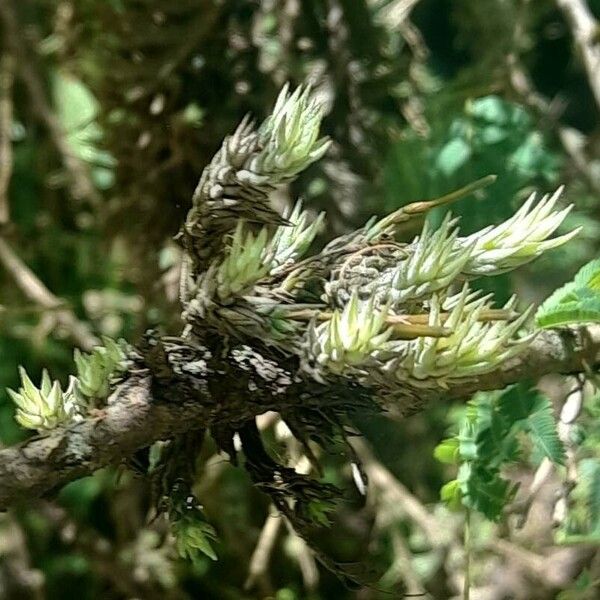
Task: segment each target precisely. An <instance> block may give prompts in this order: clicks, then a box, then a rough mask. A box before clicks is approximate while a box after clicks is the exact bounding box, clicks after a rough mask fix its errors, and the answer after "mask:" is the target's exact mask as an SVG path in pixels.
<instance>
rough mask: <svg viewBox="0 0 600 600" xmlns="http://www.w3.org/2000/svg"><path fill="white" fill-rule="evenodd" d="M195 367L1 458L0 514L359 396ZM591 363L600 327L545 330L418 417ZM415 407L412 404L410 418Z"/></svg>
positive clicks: (239, 358)
mask: <svg viewBox="0 0 600 600" xmlns="http://www.w3.org/2000/svg"><path fill="white" fill-rule="evenodd" d="M204 350H205V349H201V350H200V351H199V352H200V354H199V356H200V355H201V353H202V351H204ZM180 358H181V357H180ZM189 358H190V357H187V359H188V360H189ZM195 358H196V359H197V360H195V361H191V362H188V364H194V365H196V366H195V368H194V369H191V370H188V371H187V372H186V371H185V368H184V369H183V370H181V369H177V368H176V369H174V370H172V371H170V372H163V373H160V374H158V375H157V371H156V370H155V369H153V370H152V372H153V374H154V375H153V376H151V375H150V370H148V369H138V370H136V369H133V370H132V372H131V373H130V375H129V376H128V379H127V380H126V381H125V382H124V383H122V384H121V385H120V386H118V387H117V389H116V390H115V393H114V394H113V396H112V398H111V400H110V402H109V404H108V406H107V407H106V408H105V409H103V410H102V411H98V412H97V413H96V414H94V415H92V416H89V417H88V418H86V419H84V420H82V421H79V422H77V423H74V424H73V425H71V426H69V427H67V428H64V429H57V430H54V431H51V432H49V433H47V434H45V435H40V436H36V437H33V438H30V439H28V440H26V441H25V442H23V443H21V444H19V445H17V446H13V447H9V448H4V449H2V450H0V510H4V509H6V508H7V507H9V506H11V505H13V504H15V503H17V502H19V501H23V500H27V499H29V498H33V497H37V496H41V495H45V494H48V493H51V492H52V491H53V490H55V489H57V488H59V487H60V486H62V485H64V484H66V483H68V482H69V481H72V480H74V479H77V478H79V477H83V476H85V475H89V474H91V473H93V472H94V471H96V470H97V469H100V468H102V467H105V466H107V465H114V464H118V463H120V462H121V461H123V460H124V459H126V458H127V457H130V456H131V455H132V454H133V453H134V452H135V451H136V450H139V449H140V448H143V447H147V446H149V445H150V444H152V443H153V442H155V441H157V440H161V439H168V438H170V437H173V436H175V435H177V434H179V433H183V432H187V431H193V430H195V429H201V428H207V427H211V426H215V425H218V426H231V427H233V428H235V427H236V426H238V425H239V424H241V423H243V422H247V421H248V419H251V418H252V417H254V416H257V415H259V414H261V413H264V412H266V411H268V410H285V409H288V408H289V407H290V406H294V405H302V406H305V405H308V404H311V403H312V404H314V405H315V406H319V403H321V404H322V405H323V406H325V405H326V406H329V407H331V406H332V405H334V404H336V403H337V405H338V406H344V405H348V406H349V407H351V406H352V404H353V401H352V400H351V399H350V396H351V395H354V396H356V395H360V393H361V391H360V390H359V389H357V388H356V387H353V388H350V387H346V388H344V387H343V386H339V385H338V386H325V385H320V384H314V385H312V384H308V383H306V382H301V381H297V380H295V378H294V377H292V376H291V375H290V373H289V371H287V370H286V369H284V368H283V367H279V366H278V365H276V364H275V363H273V362H271V361H268V360H265V359H263V358H262V357H260V355H259V354H258V353H256V352H254V351H253V350H251V349H249V348H248V347H245V346H244V347H242V348H241V349H240V350H239V351H238V352H237V354H236V359H235V360H234V361H233V362H232V361H231V360H229V361H227V360H225V359H222V358H212V357H210V358H208V360H206V361H205V360H204V359H198V356H196V357H195ZM181 364H183V363H181ZM598 364H600V326H591V327H580V328H569V329H563V330H560V331H544V332H541V333H540V335H539V336H538V337H537V338H536V339H535V340H534V342H533V343H532V345H531V347H530V348H529V350H528V352H526V353H525V354H524V355H522V356H521V357H520V358H519V359H515V360H513V361H511V362H509V363H507V364H506V365H504V366H503V368H502V369H500V370H499V371H496V372H493V373H490V374H489V375H486V376H485V377H482V378H480V379H479V380H476V381H471V382H468V383H462V384H460V385H456V386H454V387H450V388H449V389H448V390H445V391H443V392H440V393H438V394H429V395H427V396H423V397H422V398H421V399H420V408H421V409H422V408H424V407H425V405H426V404H427V402H429V401H431V400H444V399H453V398H454V399H456V398H463V397H468V396H469V395H470V394H471V393H473V392H475V391H477V390H491V389H499V388H502V387H505V386H506V385H508V384H510V383H514V382H516V381H519V380H521V379H523V378H532V379H535V378H538V377H540V376H542V375H544V374H549V373H565V374H567V373H576V372H580V371H584V370H585V369H586V368H588V367H594V366H596V365H598ZM390 408H393V409H394V412H395V413H398V414H403V413H405V412H406V411H403V407H402V406H395V407H390ZM414 408H415V407H414V402H413V400H411V404H410V411H411V412H413V411H414Z"/></svg>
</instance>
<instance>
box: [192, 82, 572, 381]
mask: <svg viewBox="0 0 600 600" xmlns="http://www.w3.org/2000/svg"><path fill="white" fill-rule="evenodd" d="M321 117H322V111H321V109H320V107H319V106H318V104H317V103H316V101H315V100H313V99H312V98H311V94H310V90H309V89H308V88H298V89H297V90H296V91H295V92H293V93H291V94H290V93H289V91H288V88H287V86H286V87H285V88H284V90H283V91H282V92H281V94H280V96H279V98H278V100H277V102H276V105H275V108H274V110H273V113H272V115H271V116H270V117H268V118H267V119H266V121H265V122H264V123H263V124H262V125H261V127H260V128H259V129H258V130H254V128H253V126H252V124H251V123H250V122H249V121H248V120H247V119H245V120H244V121H243V122H242V124H241V125H240V127H239V128H238V130H237V131H236V132H235V133H234V134H233V136H231V137H230V138H227V139H226V140H225V142H224V144H223V147H222V148H221V150H220V151H219V152H218V153H217V155H216V156H215V158H214V159H213V161H212V162H211V164H210V165H209V166H208V167H207V169H206V170H205V172H204V173H203V175H202V178H201V180H200V183H199V186H198V189H197V192H196V195H195V197H194V207H193V208H192V210H191V211H190V214H189V215H188V220H187V221H186V225H185V227H184V244H185V247H186V250H187V253H186V254H187V258H186V264H187V265H188V267H189V268H188V269H187V270H186V271H185V272H184V274H183V276H182V282H183V283H184V285H183V286H182V287H183V288H184V293H183V295H182V301H183V305H184V311H183V318H184V319H185V320H186V321H187V322H189V323H191V324H192V325H193V324H194V323H195V322H198V321H201V322H202V326H203V327H209V328H213V329H214V330H216V331H218V332H220V333H224V334H226V335H229V336H234V337H237V338H238V339H239V340H242V341H244V342H252V343H258V344H262V345H268V346H275V347H276V348H277V349H278V350H279V351H280V352H282V353H283V354H285V355H294V354H295V355H296V356H298V358H299V362H300V366H301V371H303V372H304V373H305V374H307V375H310V376H312V377H314V378H316V379H317V380H319V381H325V380H327V377H328V376H329V375H331V376H339V375H344V376H347V377H352V378H354V379H355V380H357V381H359V382H361V383H366V384H369V385H374V386H375V387H379V388H385V389H387V390H389V389H390V388H392V389H393V390H410V389H412V390H413V391H416V390H419V389H423V388H439V389H443V388H444V387H445V386H447V385H448V382H449V381H451V380H461V379H467V378H472V377H477V376H480V375H482V374H484V373H487V372H489V371H492V370H494V369H495V368H497V367H498V366H499V365H500V363H501V362H503V361H505V360H507V359H509V358H511V357H513V356H515V355H517V354H518V353H519V352H521V351H522V350H523V349H524V348H525V346H526V345H527V344H528V342H529V341H530V339H531V335H530V334H527V333H526V332H525V331H523V330H524V328H525V324H526V321H527V319H528V317H529V315H530V311H525V312H524V313H522V314H520V315H519V313H517V312H516V311H515V310H514V305H515V301H514V299H513V300H511V302H510V303H509V304H508V305H507V306H505V307H503V308H501V309H495V308H493V304H492V299H491V298H490V297H489V296H482V295H481V294H478V293H476V292H473V291H471V290H470V289H469V285H468V283H469V281H470V280H473V279H475V278H478V277H482V276H488V275H496V274H498V273H503V272H505V271H508V270H511V269H515V268H517V267H519V266H521V265H523V264H526V263H527V262H529V261H531V260H533V259H535V258H536V257H538V256H540V255H541V254H542V253H543V252H545V251H547V250H550V249H552V248H555V247H557V246H560V245H561V244H564V243H565V242H567V241H568V240H569V239H571V238H572V237H573V236H574V235H576V234H577V230H575V231H571V232H569V233H566V234H564V235H559V236H556V237H554V238H551V237H550V236H552V235H553V234H554V232H555V231H556V230H557V229H558V227H559V226H560V225H561V223H562V222H563V221H564V219H565V217H566V216H567V214H568V212H569V211H570V209H571V207H566V208H560V209H556V208H555V207H556V206H557V203H558V201H559V197H560V194H561V189H559V190H557V191H556V192H555V193H554V194H552V195H551V196H544V197H543V198H542V199H541V201H540V202H539V203H537V204H536V203H535V195H532V196H531V197H530V198H529V199H528V200H527V201H526V202H525V203H524V204H523V206H522V207H521V208H520V209H519V210H518V211H517V212H516V213H515V215H514V216H513V217H511V218H510V219H508V220H507V221H506V222H504V223H502V224H500V225H496V226H490V227H487V228H485V229H483V230H482V231H479V232H477V233H474V234H472V235H468V236H464V237H463V236H461V235H460V232H459V230H458V227H457V225H458V219H454V218H452V217H451V216H450V215H447V216H446V218H445V219H444V220H443V221H442V223H441V225H440V226H439V227H438V228H436V229H434V228H433V227H432V226H431V225H430V224H429V223H427V222H426V223H425V226H424V228H423V230H422V232H421V234H420V235H418V236H417V237H415V238H414V240H413V241H412V242H409V243H403V242H401V241H400V240H399V239H398V233H399V226H400V225H401V224H403V223H405V222H406V221H408V220H410V219H412V218H415V217H417V216H421V215H423V214H425V213H426V212H427V211H429V210H431V209H433V208H435V207H438V206H442V205H446V204H449V203H450V202H452V201H454V200H456V199H457V198H459V197H462V196H464V195H466V194H468V193H471V192H473V191H476V190H477V189H479V188H481V187H483V186H484V185H487V184H489V183H491V182H492V180H493V179H494V178H493V177H488V178H484V179H483V180H480V181H477V182H474V183H472V184H469V185H468V186H466V187H465V188H463V189H461V190H457V191H455V192H451V193H450V194H447V195H446V196H443V197H441V198H438V199H436V200H431V201H423V202H415V203H413V204H408V205H406V206H403V207H402V208H400V209H398V210H396V211H395V212H393V213H391V214H390V215H387V216H386V217H383V218H382V219H379V220H378V219H373V220H371V221H369V222H368V223H367V224H366V225H365V226H364V227H363V228H361V229H359V230H357V231H355V232H352V233H349V234H345V235H343V236H341V237H339V238H337V239H335V240H333V241H332V242H330V243H329V244H327V245H326V246H325V247H324V248H323V250H322V251H321V252H319V253H317V254H315V255H312V256H308V257H306V254H307V252H308V250H309V248H310V246H311V244H312V242H313V241H314V238H315V236H316V235H317V233H318V231H319V229H320V227H321V224H322V223H323V218H324V216H323V215H319V217H318V218H317V219H315V220H313V221H312V222H311V221H310V219H309V216H308V214H307V213H306V212H305V211H303V210H302V207H301V204H300V203H298V204H296V206H295V208H294V209H293V210H292V211H291V212H286V213H284V214H283V215H278V214H277V213H275V212H274V211H273V209H272V208H271V207H270V206H269V204H268V200H269V194H270V192H271V191H272V190H273V189H274V188H275V186H277V185H279V184H281V183H284V182H286V181H289V180H291V179H292V178H294V177H295V176H296V175H297V174H298V173H299V172H300V171H301V170H302V169H304V168H305V167H307V166H308V165H309V164H310V163H312V162H314V161H315V160H317V159H318V158H320V157H321V156H322V155H323V154H324V152H325V151H326V149H327V146H328V144H329V142H328V141H327V140H326V139H324V138H319V133H318V132H319V124H320V120H321Z"/></svg>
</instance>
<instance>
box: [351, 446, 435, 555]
mask: <svg viewBox="0 0 600 600" xmlns="http://www.w3.org/2000/svg"><path fill="white" fill-rule="evenodd" d="M353 446H354V448H355V450H356V453H357V454H358V456H359V457H360V459H361V461H362V464H363V468H364V470H365V473H366V474H367V477H368V479H369V484H370V485H371V486H373V487H375V488H377V490H378V491H379V492H380V493H382V494H387V495H388V496H389V497H390V499H391V504H393V505H394V506H398V507H399V508H400V509H401V510H402V511H403V512H405V513H406V515H407V516H408V517H409V518H410V519H411V520H412V521H414V522H415V523H416V524H417V525H418V526H419V527H420V528H421V529H422V530H423V533H424V534H425V537H427V541H428V542H429V544H430V545H431V547H432V548H434V547H436V546H439V544H440V540H441V536H440V525H439V523H438V520H437V519H436V518H435V517H434V516H433V515H432V514H431V513H430V512H429V511H428V510H427V509H426V508H425V507H424V506H423V504H422V503H421V502H420V501H419V499H418V498H417V497H416V496H414V495H413V494H411V493H410V491H409V490H408V489H407V488H406V487H405V486H404V485H402V483H400V482H399V481H398V480H397V479H396V477H394V475H392V473H390V471H389V470H388V469H386V467H384V466H383V465H382V464H381V463H380V462H379V461H377V460H376V459H375V457H374V456H373V454H372V452H371V450H370V449H369V448H368V447H367V445H366V444H365V443H364V442H363V441H362V440H360V439H359V440H356V441H354V442H353Z"/></svg>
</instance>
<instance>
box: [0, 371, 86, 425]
mask: <svg viewBox="0 0 600 600" xmlns="http://www.w3.org/2000/svg"><path fill="white" fill-rule="evenodd" d="M19 374H20V375H21V387H20V388H19V390H18V391H17V392H15V391H14V390H10V389H9V390H7V392H8V395H9V396H10V398H11V400H12V401H13V402H14V403H15V405H16V407H17V411H16V414H15V420H16V421H17V423H19V425H21V426H22V427H25V428H26V429H35V430H38V431H42V430H47V429H54V428H55V427H58V426H60V425H64V424H65V423H68V422H69V421H70V420H71V419H72V418H73V416H74V415H75V414H76V412H77V405H78V402H77V396H76V393H77V392H76V386H77V380H76V379H75V377H70V379H69V386H68V388H67V389H66V390H65V391H63V390H62V389H61V387H60V383H59V382H58V381H52V380H51V379H50V376H49V375H48V371H46V369H44V370H43V372H42V381H41V383H40V387H39V388H38V387H36V386H35V385H34V383H33V382H32V381H31V379H30V378H29V376H28V375H27V373H26V371H25V369H24V368H23V367H19Z"/></svg>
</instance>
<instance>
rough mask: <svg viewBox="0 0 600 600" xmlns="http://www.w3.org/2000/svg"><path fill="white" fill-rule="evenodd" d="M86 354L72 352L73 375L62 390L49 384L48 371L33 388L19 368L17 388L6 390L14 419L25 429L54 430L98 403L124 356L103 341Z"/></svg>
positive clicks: (112, 345) (105, 339)
mask: <svg viewBox="0 0 600 600" xmlns="http://www.w3.org/2000/svg"><path fill="white" fill-rule="evenodd" d="M103 342H104V346H98V347H96V348H94V349H93V350H92V352H91V353H90V354H83V353H81V352H80V351H79V350H75V353H74V361H75V365H76V368H77V375H76V376H72V375H71V376H70V377H69V385H68V387H67V389H66V390H65V391H63V390H62V388H61V386H60V383H59V382H58V381H52V379H51V378H50V376H49V375H48V371H46V369H44V370H43V371H42V380H41V383H40V387H39V388H38V387H36V386H35V385H34V383H33V382H32V381H31V379H30V378H29V376H28V375H27V373H26V371H25V369H23V367H19V374H20V376H21V387H20V388H19V390H18V391H16V392H15V391H14V390H10V389H9V390H7V391H8V395H9V396H10V398H11V400H12V401H13V402H14V403H15V405H16V407H17V411H16V414H15V419H16V421H17V422H18V423H19V425H21V426H22V427H25V428H26V429H36V430H38V431H41V430H45V429H54V428H55V427H58V426H61V425H66V424H67V423H69V422H70V421H73V420H74V419H77V418H79V417H81V416H82V415H84V414H85V413H86V411H87V410H89V408H90V407H93V406H95V405H97V404H99V403H101V402H102V401H103V400H104V399H105V398H106V397H107V396H108V393H109V384H110V380H111V377H112V376H113V375H115V374H116V373H117V372H119V371H121V370H122V369H123V368H124V361H125V353H124V351H123V349H122V347H121V346H120V345H119V344H118V343H117V342H114V341H113V340H111V339H108V338H104V339H103Z"/></svg>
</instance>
